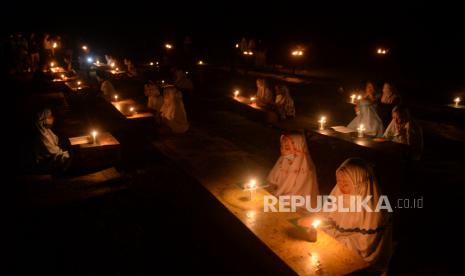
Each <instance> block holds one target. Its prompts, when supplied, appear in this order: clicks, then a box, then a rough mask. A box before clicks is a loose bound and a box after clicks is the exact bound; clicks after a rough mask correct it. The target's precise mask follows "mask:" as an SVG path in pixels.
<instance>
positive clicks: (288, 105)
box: [275, 84, 295, 119]
mask: <svg viewBox="0 0 465 276" xmlns="http://www.w3.org/2000/svg"><path fill="white" fill-rule="evenodd" d="M275 89H276V101H275V106H276V109H277V111H278V115H279V117H280V118H281V119H286V118H289V117H295V106H294V100H293V99H292V97H291V94H290V93H289V89H288V88H287V86H286V85H284V84H281V85H277V86H276V87H275Z"/></svg>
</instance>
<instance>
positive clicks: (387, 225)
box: [322, 158, 392, 272]
mask: <svg viewBox="0 0 465 276" xmlns="http://www.w3.org/2000/svg"><path fill="white" fill-rule="evenodd" d="M337 171H342V172H343V173H345V174H346V176H347V177H348V178H349V179H350V180H351V182H352V184H353V189H352V192H351V193H350V196H361V199H362V200H363V199H364V198H366V197H367V196H371V199H370V200H369V201H368V204H367V205H368V207H370V208H371V210H373V212H367V211H366V210H365V209H364V208H361V211H360V212H337V211H335V212H329V213H327V216H326V219H327V221H326V223H325V224H324V225H323V227H322V229H323V230H324V231H325V232H326V233H328V234H329V235H331V236H333V237H334V238H335V239H336V240H338V241H339V242H341V243H343V244H344V245H345V246H346V247H347V248H349V249H351V250H353V251H355V252H357V253H358V254H359V255H360V256H361V257H362V258H363V259H364V260H365V261H366V262H368V263H369V264H370V267H371V268H372V269H374V270H376V271H380V272H381V271H386V269H387V266H388V264H389V260H390V257H391V255H392V226H391V222H390V215H389V213H388V212H387V211H386V210H380V212H376V211H375V209H376V206H377V204H378V201H379V197H380V193H381V191H380V189H379V187H378V184H377V181H376V179H375V176H374V173H373V169H372V168H371V167H370V165H368V164H367V163H366V161H364V160H362V159H358V158H350V159H347V160H346V161H345V162H344V163H342V165H341V166H340V167H339V168H338V169H337ZM330 195H332V196H335V197H336V198H339V196H342V197H343V198H344V201H343V206H344V207H345V208H349V206H350V200H349V195H344V194H343V193H342V192H341V190H340V189H339V187H338V185H336V186H335V187H334V189H333V190H332V192H331V194H330Z"/></svg>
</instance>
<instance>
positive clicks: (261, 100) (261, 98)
mask: <svg viewBox="0 0 465 276" xmlns="http://www.w3.org/2000/svg"><path fill="white" fill-rule="evenodd" d="M271 103H273V93H272V92H271V90H270V89H269V88H268V87H267V86H266V84H265V83H263V85H257V104H258V105H268V104H271Z"/></svg>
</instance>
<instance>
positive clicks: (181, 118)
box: [160, 86, 189, 133]
mask: <svg viewBox="0 0 465 276" xmlns="http://www.w3.org/2000/svg"><path fill="white" fill-rule="evenodd" d="M160 113H161V117H162V121H163V123H164V124H166V125H167V126H168V127H169V128H170V129H171V130H172V131H173V132H175V133H184V132H186V131H187V130H188V129H189V123H188V122H187V116H186V110H185V109H184V103H183V101H182V95H181V92H179V90H177V89H176V87H174V86H168V87H166V88H165V89H164V90H163V105H162V107H161V109H160Z"/></svg>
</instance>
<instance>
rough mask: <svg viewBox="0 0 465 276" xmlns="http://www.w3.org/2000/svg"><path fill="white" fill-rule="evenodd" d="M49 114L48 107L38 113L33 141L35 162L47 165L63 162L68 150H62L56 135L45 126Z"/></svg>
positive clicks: (67, 155)
mask: <svg viewBox="0 0 465 276" xmlns="http://www.w3.org/2000/svg"><path fill="white" fill-rule="evenodd" d="M50 114H51V111H50V109H44V110H43V111H42V112H41V113H39V117H38V120H37V122H36V129H37V137H36V140H35V142H34V155H35V161H36V164H38V165H39V164H44V165H49V166H54V165H55V164H56V165H59V164H60V163H61V164H63V163H64V162H65V161H66V160H67V159H69V157H70V156H69V153H68V151H63V150H62V149H61V148H60V146H59V144H58V137H57V136H56V135H55V133H53V131H52V130H51V129H50V128H49V127H47V126H46V119H47V117H48V116H49V115H50Z"/></svg>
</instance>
